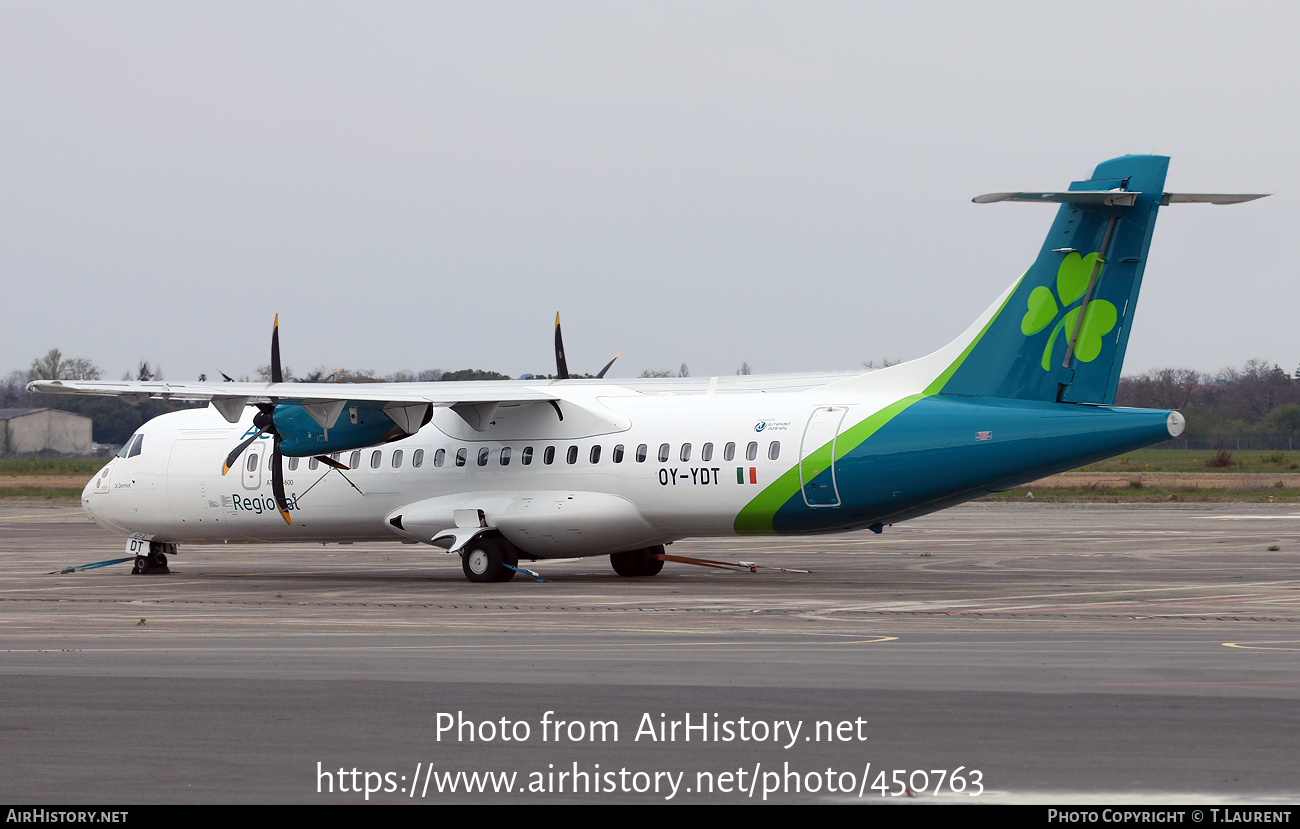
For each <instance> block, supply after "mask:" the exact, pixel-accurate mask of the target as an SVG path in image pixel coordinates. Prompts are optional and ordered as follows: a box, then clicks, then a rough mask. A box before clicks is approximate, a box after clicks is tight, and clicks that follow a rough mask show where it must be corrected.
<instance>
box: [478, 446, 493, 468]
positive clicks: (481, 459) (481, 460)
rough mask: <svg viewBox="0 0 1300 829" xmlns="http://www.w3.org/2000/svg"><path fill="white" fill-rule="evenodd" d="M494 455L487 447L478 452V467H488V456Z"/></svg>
mask: <svg viewBox="0 0 1300 829" xmlns="http://www.w3.org/2000/svg"><path fill="white" fill-rule="evenodd" d="M490 454H492V453H491V452H490V451H489V450H488V448H487V447H486V446H484V447H483V448H482V449H480V450H478V465H479V466H487V462H488V455H490Z"/></svg>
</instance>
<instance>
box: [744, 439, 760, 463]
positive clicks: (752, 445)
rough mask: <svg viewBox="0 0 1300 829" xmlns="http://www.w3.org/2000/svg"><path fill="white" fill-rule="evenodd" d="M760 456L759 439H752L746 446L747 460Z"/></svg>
mask: <svg viewBox="0 0 1300 829" xmlns="http://www.w3.org/2000/svg"><path fill="white" fill-rule="evenodd" d="M757 457H758V441H756V440H751V441H750V442H749V445H748V446H746V447H745V460H747V461H752V460H754V459H755V458H757Z"/></svg>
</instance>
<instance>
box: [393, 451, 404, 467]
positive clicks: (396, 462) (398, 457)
mask: <svg viewBox="0 0 1300 829" xmlns="http://www.w3.org/2000/svg"><path fill="white" fill-rule="evenodd" d="M393 468H394V469H401V468H402V450H401V449H394V450H393Z"/></svg>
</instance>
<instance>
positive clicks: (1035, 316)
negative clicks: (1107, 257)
mask: <svg viewBox="0 0 1300 829" xmlns="http://www.w3.org/2000/svg"><path fill="white" fill-rule="evenodd" d="M1098 262H1102V263H1103V264H1104V260H1102V259H1101V257H1100V256H1099V255H1098V254H1096V253H1090V254H1088V255H1087V256H1079V254H1078V253H1074V252H1072V253H1068V254H1066V256H1065V259H1064V260H1063V261H1062V262H1061V267H1060V268H1058V269H1057V271H1056V294H1055V295H1053V294H1052V289H1051V288H1048V287H1047V286H1045V285H1039V286H1038V287H1037V288H1035V289H1034V290H1033V291H1031V292H1030V294H1029V302H1028V305H1029V308H1028V310H1026V311H1025V316H1024V317H1023V318H1022V319H1021V320H1020V331H1021V333H1023V334H1024V335H1025V336H1026V337H1032V336H1033V335H1034V334H1037V333H1038V332H1039V331H1042V330H1043V329H1044V328H1046V327H1047V326H1049V325H1051V324H1052V321H1053V320H1055V319H1056V318H1057V316H1058V315H1059V314H1060V313H1061V311H1062V310H1063V309H1065V308H1067V307H1068V306H1070V305H1071V304H1072V303H1075V302H1078V301H1079V300H1080V299H1082V298H1083V295H1084V294H1085V293H1087V291H1088V282H1089V280H1090V279H1092V271H1093V268H1095V267H1096V266H1097V263H1098ZM1058 299H1059V300H1060V304H1059V305H1058V304H1057V300H1058ZM1080 307H1082V306H1080ZM1079 310H1080V308H1078V307H1076V308H1074V309H1073V310H1071V311H1070V312H1069V313H1068V314H1066V315H1065V316H1064V317H1062V318H1061V320H1060V322H1057V323H1056V326H1055V327H1054V328H1053V329H1052V333H1051V334H1050V335H1049V336H1048V338H1047V344H1046V345H1045V346H1043V363H1042V365H1043V371H1051V367H1052V346H1053V345H1055V343H1056V335H1057V334H1059V333H1061V332H1062V331H1064V332H1065V337H1066V341H1067V342H1068V341H1069V338H1070V337H1071V336H1073V334H1074V329H1075V328H1076V327H1078V328H1079V341H1078V342H1076V343H1075V344H1074V356H1076V357H1078V358H1079V359H1080V360H1082V361H1083V362H1085V363H1090V362H1092V361H1093V360H1095V359H1097V355H1099V354H1101V338H1102V337H1104V336H1105V335H1106V334H1107V333H1109V332H1110V330H1111V329H1113V328H1114V327H1115V323H1116V322H1118V321H1119V312H1118V311H1116V310H1115V306H1114V305H1113V304H1112V303H1110V302H1107V301H1106V300H1104V299H1094V300H1093V301H1091V302H1089V303H1088V310H1087V312H1086V313H1085V314H1084V315H1083V325H1082V326H1079V325H1078V320H1079Z"/></svg>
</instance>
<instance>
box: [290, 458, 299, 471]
mask: <svg viewBox="0 0 1300 829" xmlns="http://www.w3.org/2000/svg"><path fill="white" fill-rule="evenodd" d="M289 471H290V472H297V471H298V459H297V458H290V459H289Z"/></svg>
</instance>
